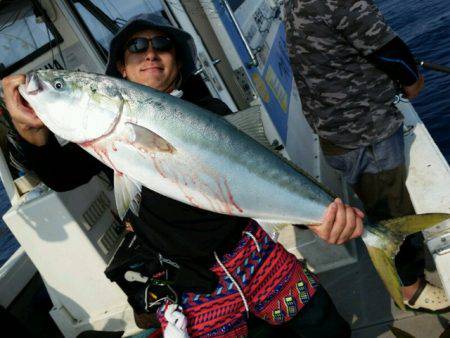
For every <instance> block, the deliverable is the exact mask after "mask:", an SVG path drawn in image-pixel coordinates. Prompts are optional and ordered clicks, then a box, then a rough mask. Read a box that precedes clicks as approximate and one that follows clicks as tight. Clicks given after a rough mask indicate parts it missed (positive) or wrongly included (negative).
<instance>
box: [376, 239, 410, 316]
mask: <svg viewBox="0 0 450 338" xmlns="http://www.w3.org/2000/svg"><path fill="white" fill-rule="evenodd" d="M367 251H368V252H369V256H370V259H371V260H372V263H373V265H374V266H375V269H376V270H377V272H378V274H379V275H380V277H381V280H382V281H383V283H384V286H385V287H386V289H387V290H388V292H389V294H390V295H391V297H392V299H393V300H394V302H395V304H397V306H398V307H399V308H400V309H402V310H404V309H405V304H404V303H403V295H402V290H401V283H400V278H399V276H398V274H397V270H396V269H395V264H394V260H393V259H392V258H391V257H389V256H388V255H387V253H386V252H385V251H383V250H382V249H380V248H377V247H374V246H369V245H368V246H367Z"/></svg>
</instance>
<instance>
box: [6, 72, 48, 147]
mask: <svg viewBox="0 0 450 338" xmlns="http://www.w3.org/2000/svg"><path fill="white" fill-rule="evenodd" d="M24 83H25V75H23V74H20V75H10V76H7V77H5V78H3V79H2V86H3V94H4V100H5V105H6V109H7V110H8V112H9V114H10V115H11V119H12V122H13V123H14V126H15V127H16V129H17V131H18V132H19V134H20V135H21V136H22V137H23V138H24V139H25V140H26V141H28V142H30V143H31V144H34V145H37V146H42V145H44V144H46V143H47V139H48V133H49V132H48V129H47V128H46V127H45V126H44V124H43V123H42V121H41V120H40V119H39V118H38V117H37V116H36V113H35V112H34V110H33V109H32V108H31V107H30V106H28V105H27V103H26V102H25V101H24V100H23V99H22V97H21V96H20V94H19V91H18V89H17V88H18V87H19V85H21V84H24Z"/></svg>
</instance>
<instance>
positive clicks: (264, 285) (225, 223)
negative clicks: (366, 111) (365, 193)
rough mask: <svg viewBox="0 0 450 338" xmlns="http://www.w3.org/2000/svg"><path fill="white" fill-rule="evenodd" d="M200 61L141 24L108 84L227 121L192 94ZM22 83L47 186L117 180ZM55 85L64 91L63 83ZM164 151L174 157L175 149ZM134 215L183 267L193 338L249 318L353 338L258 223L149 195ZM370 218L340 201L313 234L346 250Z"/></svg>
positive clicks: (238, 329)
mask: <svg viewBox="0 0 450 338" xmlns="http://www.w3.org/2000/svg"><path fill="white" fill-rule="evenodd" d="M195 59H196V51H195V46H194V44H193V39H192V38H191V36H190V35H189V34H188V33H186V32H184V31H181V30H179V29H176V28H174V27H172V26H171V25H170V24H169V23H168V22H167V21H166V20H165V19H164V18H162V17H159V16H155V15H140V16H138V17H135V18H132V19H131V20H130V21H129V22H128V23H127V24H126V25H125V26H124V27H123V28H122V29H121V30H120V31H119V32H118V33H117V35H116V36H115V37H114V38H113V40H112V41H111V46H110V57H109V61H108V66H107V70H106V74H107V75H109V76H113V77H120V78H124V79H127V80H129V81H132V82H135V83H138V84H141V85H144V86H148V87H151V88H153V89H156V90H158V91H161V92H164V93H171V94H172V95H177V96H181V98H182V100H187V101H190V102H192V103H194V104H196V105H198V106H201V107H203V108H205V109H207V110H209V111H211V114H214V113H215V114H218V115H226V114H229V113H230V111H229V109H228V107H226V105H225V104H224V103H222V102H221V101H219V100H217V99H213V98H211V97H209V96H208V95H198V94H196V93H194V94H193V93H192V90H191V91H190V92H189V93H188V91H189V88H188V87H187V86H186V84H188V83H189V80H190V75H191V74H192V72H193V71H194V70H195ZM28 80H29V81H28V82H29V83H31V79H28ZM25 82H26V79H25V76H24V75H14V76H9V77H7V78H5V79H3V81H2V84H3V88H4V93H5V101H6V104H7V108H8V110H9V112H10V114H11V116H12V118H13V122H14V125H15V126H16V129H17V131H18V133H19V134H20V135H21V137H22V138H23V140H24V142H23V148H24V150H25V153H26V154H27V157H28V158H29V159H30V161H31V163H32V167H33V170H34V171H35V172H36V173H37V174H38V175H39V176H40V177H41V179H42V180H43V181H44V182H45V183H46V184H47V185H49V186H50V187H51V188H53V189H54V190H57V191H64V190H69V189H73V188H75V187H76V186H78V185H80V184H83V183H86V182H88V181H89V180H90V178H91V177H92V176H93V175H95V174H97V173H99V172H100V171H105V172H109V173H111V170H110V169H109V168H108V167H106V166H105V165H104V164H102V163H101V162H99V161H97V160H96V159H95V158H94V157H91V156H90V155H88V154H86V153H85V152H84V151H83V150H81V148H79V147H78V146H76V145H74V144H70V143H69V144H68V145H66V146H63V147H61V146H60V145H59V144H58V142H57V141H56V139H55V137H54V135H53V134H52V133H51V132H50V131H49V130H48V129H47V128H46V126H45V125H44V124H43V123H42V121H41V120H40V119H39V118H38V117H37V116H36V114H35V113H34V111H33V109H32V108H30V106H29V105H28V104H27V103H26V102H25V101H24V99H23V98H22V97H21V95H20V94H19V91H18V87H19V86H20V85H23V84H25ZM53 85H54V86H55V89H58V88H59V89H60V88H61V87H62V86H64V85H65V83H64V81H60V82H53ZM29 86H30V85H29ZM28 89H30V88H28ZM31 89H33V88H31ZM35 89H36V90H38V89H39V88H35ZM183 90H184V91H185V93H184V94H183ZM30 92H31V90H30ZM92 114H94V112H93V113H92ZM80 123H82V121H81V120H80ZM136 128H137V127H135V129H136ZM137 129H138V128H137ZM136 135H138V133H136ZM144 137H150V138H151V137H154V135H150V134H148V135H144ZM159 141H160V140H158V142H159ZM161 142H162V141H161ZM158 144H161V143H158ZM84 146H87V145H86V143H85V144H84ZM162 147H165V145H163V146H162ZM167 149H169V150H168V151H169V152H170V147H169V148H166V150H167ZM238 155H239V154H238ZM180 170H181V167H180ZM255 198H256V196H255ZM228 201H232V198H231V199H228ZM236 208H238V207H236ZM219 211H220V210H219ZM225 211H226V210H225ZM136 213H137V214H138V216H135V215H134V214H133V213H129V214H128V215H127V217H128V218H129V219H130V221H131V223H132V225H133V229H134V231H135V233H136V234H137V235H138V238H140V239H141V240H142V241H143V242H144V243H145V244H146V245H147V246H148V247H149V248H151V250H152V251H154V252H155V255H161V256H163V257H165V258H167V259H169V260H171V261H173V262H175V263H176V264H177V265H178V266H179V269H178V272H177V276H176V277H175V280H176V282H175V290H176V291H177V293H178V294H179V295H180V296H181V300H180V301H179V304H180V305H181V306H182V310H183V313H184V315H185V316H186V317H187V332H188V333H189V334H190V335H192V336H203V335H207V334H211V333H212V334H213V335H214V336H238V335H239V336H243V335H246V334H247V325H246V321H247V318H248V316H249V315H250V314H251V315H252V316H256V317H259V318H261V319H263V320H264V321H265V322H267V323H269V324H270V325H272V326H275V325H276V326H278V327H279V328H280V329H282V330H285V331H286V332H289V333H290V335H292V336H294V335H302V336H303V337H313V336H314V337H315V336H320V337H337V336H339V337H345V336H349V335H350V329H349V326H348V324H347V323H346V322H345V321H344V320H343V319H342V317H340V315H339V314H338V313H337V311H336V309H335V307H334V305H333V303H332V302H331V300H330V298H329V296H328V295H327V293H326V291H325V290H324V289H323V288H322V287H321V286H320V285H319V284H318V282H317V279H316V277H315V276H313V275H312V274H311V273H310V272H309V271H307V270H306V269H305V268H304V267H302V265H301V264H300V262H298V261H297V260H296V259H295V257H294V256H292V255H291V254H289V253H287V252H286V250H285V249H284V248H283V247H282V246H281V245H280V244H278V243H274V242H273V241H272V240H271V239H270V237H269V236H268V235H267V234H266V233H265V232H264V231H263V230H262V228H261V227H260V226H259V225H258V224H257V223H256V222H255V221H253V220H251V219H249V218H246V217H236V216H234V215H231V214H230V215H223V213H226V212H224V211H223V210H222V211H221V213H220V214H219V213H215V212H211V211H207V210H202V209H200V208H197V207H196V206H195V204H194V206H188V205H186V204H183V203H180V202H178V201H176V200H174V199H170V198H168V197H165V196H163V195H160V194H158V193H157V192H155V191H152V190H150V189H146V188H145V187H143V188H142V192H141V202H140V208H138V210H137V212H136ZM363 217H364V215H363V213H362V212H361V211H359V210H358V209H355V208H352V207H350V206H348V205H345V204H344V203H342V201H341V200H339V199H336V200H335V201H334V202H332V203H331V204H329V206H328V208H327V210H326V213H325V214H324V215H323V219H322V223H321V224H320V225H315V226H311V227H310V228H311V230H313V231H314V232H315V233H316V234H317V235H318V236H320V237H321V238H323V239H324V240H326V241H327V242H329V243H334V244H342V243H344V242H346V241H348V240H350V239H353V238H356V237H358V236H360V235H361V234H362V218H363ZM244 261H245V262H246V264H244V263H243V262H244ZM243 276H244V277H245V278H243ZM224 290H228V291H224ZM287 301H288V303H289V304H287ZM166 307H167V306H166ZM164 309H165V307H164V306H161V307H160V309H159V310H158V317H159V319H160V321H161V323H162V324H163V327H166V326H167V325H169V326H167V327H168V328H170V329H171V330H175V331H177V330H178V331H183V329H185V326H186V322H185V321H175V320H172V319H173V318H174V315H173V314H174V313H177V310H176V308H173V307H171V308H170V309H169V310H166V313H164ZM146 310H147V309H146ZM169 312H170V313H169ZM175 317H176V316H175Z"/></svg>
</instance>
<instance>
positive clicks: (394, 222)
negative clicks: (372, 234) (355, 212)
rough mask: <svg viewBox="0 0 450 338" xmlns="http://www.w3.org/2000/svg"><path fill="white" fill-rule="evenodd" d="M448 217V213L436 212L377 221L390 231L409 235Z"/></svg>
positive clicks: (449, 215)
mask: <svg viewBox="0 0 450 338" xmlns="http://www.w3.org/2000/svg"><path fill="white" fill-rule="evenodd" d="M448 219H450V214H444V213H436V214H422V215H411V216H403V217H398V218H392V219H388V220H384V221H380V222H378V223H379V224H381V225H383V226H385V227H386V228H388V229H389V230H391V231H392V232H396V233H401V234H403V235H409V234H413V233H416V232H419V231H422V230H425V229H427V228H431V227H432V226H435V225H437V224H439V223H441V222H444V221H445V220H448Z"/></svg>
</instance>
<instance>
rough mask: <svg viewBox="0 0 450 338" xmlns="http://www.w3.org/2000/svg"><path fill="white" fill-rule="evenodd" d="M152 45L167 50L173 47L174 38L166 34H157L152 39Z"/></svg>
mask: <svg viewBox="0 0 450 338" xmlns="http://www.w3.org/2000/svg"><path fill="white" fill-rule="evenodd" d="M152 47H153V49H154V50H157V51H160V52H167V51H169V50H171V49H172V48H173V43H172V40H171V39H170V38H168V37H166V36H155V37H154V38H153V39H152Z"/></svg>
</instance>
